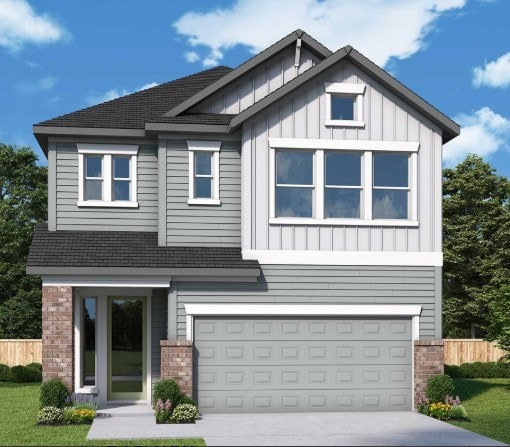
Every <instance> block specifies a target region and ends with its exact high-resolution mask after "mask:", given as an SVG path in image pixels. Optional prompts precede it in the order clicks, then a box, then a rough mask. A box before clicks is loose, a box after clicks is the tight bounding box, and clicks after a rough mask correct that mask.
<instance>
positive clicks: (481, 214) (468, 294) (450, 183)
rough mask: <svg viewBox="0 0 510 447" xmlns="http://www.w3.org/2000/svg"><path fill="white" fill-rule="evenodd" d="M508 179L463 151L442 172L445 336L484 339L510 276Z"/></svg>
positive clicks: (474, 156)
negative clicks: (495, 297)
mask: <svg viewBox="0 0 510 447" xmlns="http://www.w3.org/2000/svg"><path fill="white" fill-rule="evenodd" d="M509 197H510V181H509V180H508V179H507V178H505V177H501V176H498V175H496V173H495V170H494V169H493V168H492V167H491V166H490V165H489V164H488V163H486V162H484V161H483V160H482V158H480V157H478V156H476V155H468V156H467V157H466V159H465V160H464V161H463V162H462V163H460V164H459V165H457V166H456V167H455V168H454V169H445V170H444V171H443V252H444V276H443V278H444V284H443V321H444V328H443V329H444V330H443V332H444V334H443V335H444V336H446V337H453V338H463V337H483V336H485V335H486V331H487V328H488V327H489V324H490V321H489V319H490V312H489V303H490V297H491V293H492V291H494V290H496V289H498V288H499V287H500V286H502V285H504V284H506V283H508V281H509V278H510V209H509Z"/></svg>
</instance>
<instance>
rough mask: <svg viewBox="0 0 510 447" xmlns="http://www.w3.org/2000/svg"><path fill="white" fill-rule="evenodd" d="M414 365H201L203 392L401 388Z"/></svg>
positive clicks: (407, 379)
mask: <svg viewBox="0 0 510 447" xmlns="http://www.w3.org/2000/svg"><path fill="white" fill-rule="evenodd" d="M410 378H411V367H410V365H370V366H368V365H367V366H366V367H365V368H360V367H359V366H358V365H351V366H346V365H341V366H340V365H323V366H318V365H309V366H303V365H295V366H271V367H256V366H250V365H238V366H237V367H232V366H209V367H208V366H200V368H199V369H198V386H199V388H200V390H202V391H214V390H216V391H229V390H230V391H234V390H252V391H256V390H259V391H263V390H282V389H287V390H300V389H331V390H334V389H336V390H341V389H343V390H348V389H352V388H357V389H364V388H366V387H370V388H373V389H381V388H388V389H399V388H402V387H406V386H407V385H408V384H409V383H410Z"/></svg>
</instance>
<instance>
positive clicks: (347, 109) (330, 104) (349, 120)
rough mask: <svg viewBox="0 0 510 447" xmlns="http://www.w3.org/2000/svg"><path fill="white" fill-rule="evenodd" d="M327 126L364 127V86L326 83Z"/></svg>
mask: <svg viewBox="0 0 510 447" xmlns="http://www.w3.org/2000/svg"><path fill="white" fill-rule="evenodd" d="M325 90H326V122H325V124H326V126H344V127H363V126H364V125H365V123H364V121H363V93H364V92H365V85H364V84H347V83H333V82H326V83H325Z"/></svg>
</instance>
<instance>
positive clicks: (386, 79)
mask: <svg viewBox="0 0 510 447" xmlns="http://www.w3.org/2000/svg"><path fill="white" fill-rule="evenodd" d="M342 59H344V60H348V61H349V62H351V63H352V64H353V65H355V66H357V67H358V68H360V69H361V70H362V71H364V72H366V73H368V74H369V75H370V76H371V77H372V78H373V79H375V80H376V81H377V82H378V83H379V84H381V85H382V86H383V87H385V88H387V89H388V90H389V91H390V92H392V93H393V94H394V95H395V96H397V97H398V98H400V99H402V100H403V101H404V102H406V103H408V104H410V105H411V106H413V107H414V108H415V109H417V110H418V111H419V112H420V113H421V114H423V115H424V116H425V117H426V118H427V119H429V120H430V121H431V122H433V123H434V124H436V125H437V126H438V127H439V128H441V129H442V130H443V143H446V142H448V141H450V140H451V139H452V138H455V137H456V136H458V135H459V134H460V126H459V125H458V124H457V123H456V122H455V121H453V120H451V119H450V118H448V117H447V116H446V115H444V114H443V113H442V112H440V111H439V110H438V109H436V108H435V107H433V106H432V105H431V104H429V103H428V102H427V101H425V100H424V99H423V98H421V97H420V96H418V95H417V94H416V93H414V92H413V91H412V90H410V89H409V88H407V87H406V86H405V85H404V84H402V83H401V82H399V81H397V80H396V79H395V78H394V77H393V76H391V75H390V74H388V73H387V72H386V71H384V70H383V69H382V68H380V67H379V66H377V65H376V64H374V63H373V62H372V61H371V60H369V59H368V58H366V57H365V56H363V55H362V54H361V53H359V52H358V51H356V50H355V49H354V48H353V47H351V46H350V45H347V46H345V47H343V48H340V49H339V50H338V51H336V52H335V53H334V54H332V55H331V56H330V57H328V58H326V59H324V60H323V61H321V62H319V63H318V64H317V65H314V66H313V67H312V68H310V69H308V70H307V71H305V72H304V73H302V74H301V75H299V76H297V77H296V78H294V79H292V80H291V81H289V82H287V83H286V84H284V85H282V86H281V87H280V88H278V89H277V90H275V91H274V92H272V93H270V94H269V95H267V96H265V97H264V98H262V99H261V100H259V101H257V102H256V103H255V104H253V105H252V106H250V107H248V108H247V109H245V110H243V111H242V112H241V113H239V114H238V115H236V116H235V117H234V118H232V121H230V129H231V130H234V129H236V128H237V127H239V126H240V125H241V124H242V123H243V122H244V121H246V120H247V119H249V118H251V117H252V116H254V115H255V114H257V113H259V112H261V111H262V110H264V109H266V108H267V107H269V106H270V105H272V104H274V102H275V101H278V100H279V99H281V98H283V97H284V96H286V95H287V94H289V93H290V92H292V91H294V90H295V89H296V88H298V87H300V86H301V85H303V84H304V83H306V82H307V81H309V80H311V79H312V78H314V77H315V76H318V75H319V74H320V73H322V72H324V71H325V70H326V69H328V68H330V67H332V66H333V65H334V64H336V63H337V62H339V61H340V60H342Z"/></svg>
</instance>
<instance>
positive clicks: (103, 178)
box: [77, 143, 138, 208]
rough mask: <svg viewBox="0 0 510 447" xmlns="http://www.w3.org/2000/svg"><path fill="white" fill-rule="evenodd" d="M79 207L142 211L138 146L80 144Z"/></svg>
mask: <svg viewBox="0 0 510 447" xmlns="http://www.w3.org/2000/svg"><path fill="white" fill-rule="evenodd" d="M77 146H78V170H79V183H78V206H80V207H86V206H98V207H128V208H132V207H138V203H137V198H136V196H137V193H136V188H137V185H136V178H137V175H136V170H137V169H136V168H137V153H138V146H132V145H127V146H126V145H109V144H82V143H78V145H77Z"/></svg>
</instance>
